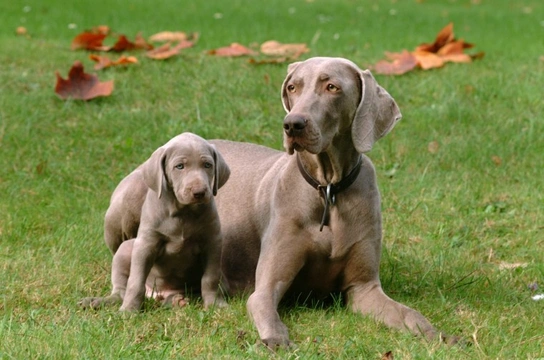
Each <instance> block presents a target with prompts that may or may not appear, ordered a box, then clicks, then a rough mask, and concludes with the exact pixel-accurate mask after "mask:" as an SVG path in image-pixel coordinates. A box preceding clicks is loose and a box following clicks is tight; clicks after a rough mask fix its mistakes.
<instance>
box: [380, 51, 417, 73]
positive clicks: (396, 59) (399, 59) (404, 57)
mask: <svg viewBox="0 0 544 360" xmlns="http://www.w3.org/2000/svg"><path fill="white" fill-rule="evenodd" d="M386 56H387V57H388V58H389V59H390V60H391V62H390V61H387V60H381V61H378V62H377V63H376V65H374V67H373V69H374V71H375V72H376V73H378V74H390V75H402V74H404V73H407V72H408V71H411V70H413V69H414V68H415V67H416V66H417V59H416V57H415V56H414V55H412V53H410V52H409V51H407V50H404V51H403V52H401V53H399V54H397V53H386Z"/></svg>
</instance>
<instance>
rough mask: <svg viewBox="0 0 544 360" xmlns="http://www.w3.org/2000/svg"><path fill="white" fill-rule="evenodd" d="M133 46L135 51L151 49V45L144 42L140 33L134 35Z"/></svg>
mask: <svg viewBox="0 0 544 360" xmlns="http://www.w3.org/2000/svg"><path fill="white" fill-rule="evenodd" d="M134 45H136V49H144V50H151V49H153V45H151V44H150V43H148V42H147V41H145V39H144V37H143V36H142V33H137V34H136V38H135V39H134Z"/></svg>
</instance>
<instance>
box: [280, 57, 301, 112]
mask: <svg viewBox="0 0 544 360" xmlns="http://www.w3.org/2000/svg"><path fill="white" fill-rule="evenodd" d="M300 63H301V61H297V62H294V63H292V64H289V66H288V67H287V76H286V77H285V80H283V84H282V85H281V101H282V103H283V108H284V109H285V112H287V113H288V112H289V111H291V104H289V97H288V96H287V89H286V88H285V87H286V86H287V83H288V82H289V80H291V76H292V75H293V72H294V71H295V69H296V68H297V67H298V66H299V65H300Z"/></svg>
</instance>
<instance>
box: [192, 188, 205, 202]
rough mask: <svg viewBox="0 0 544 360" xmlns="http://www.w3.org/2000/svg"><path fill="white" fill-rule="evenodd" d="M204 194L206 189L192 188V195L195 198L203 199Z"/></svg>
mask: <svg viewBox="0 0 544 360" xmlns="http://www.w3.org/2000/svg"><path fill="white" fill-rule="evenodd" d="M205 196H206V190H204V189H198V190H193V197H194V198H195V199H197V200H200V199H203V198H204V197H205Z"/></svg>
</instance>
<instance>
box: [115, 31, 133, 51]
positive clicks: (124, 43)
mask: <svg viewBox="0 0 544 360" xmlns="http://www.w3.org/2000/svg"><path fill="white" fill-rule="evenodd" d="M133 49H136V44H134V43H133V42H130V41H129V40H128V39H127V37H126V36H125V35H119V38H118V39H117V42H116V43H115V44H114V45H113V46H112V47H111V49H110V51H117V52H121V51H126V50H133Z"/></svg>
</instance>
